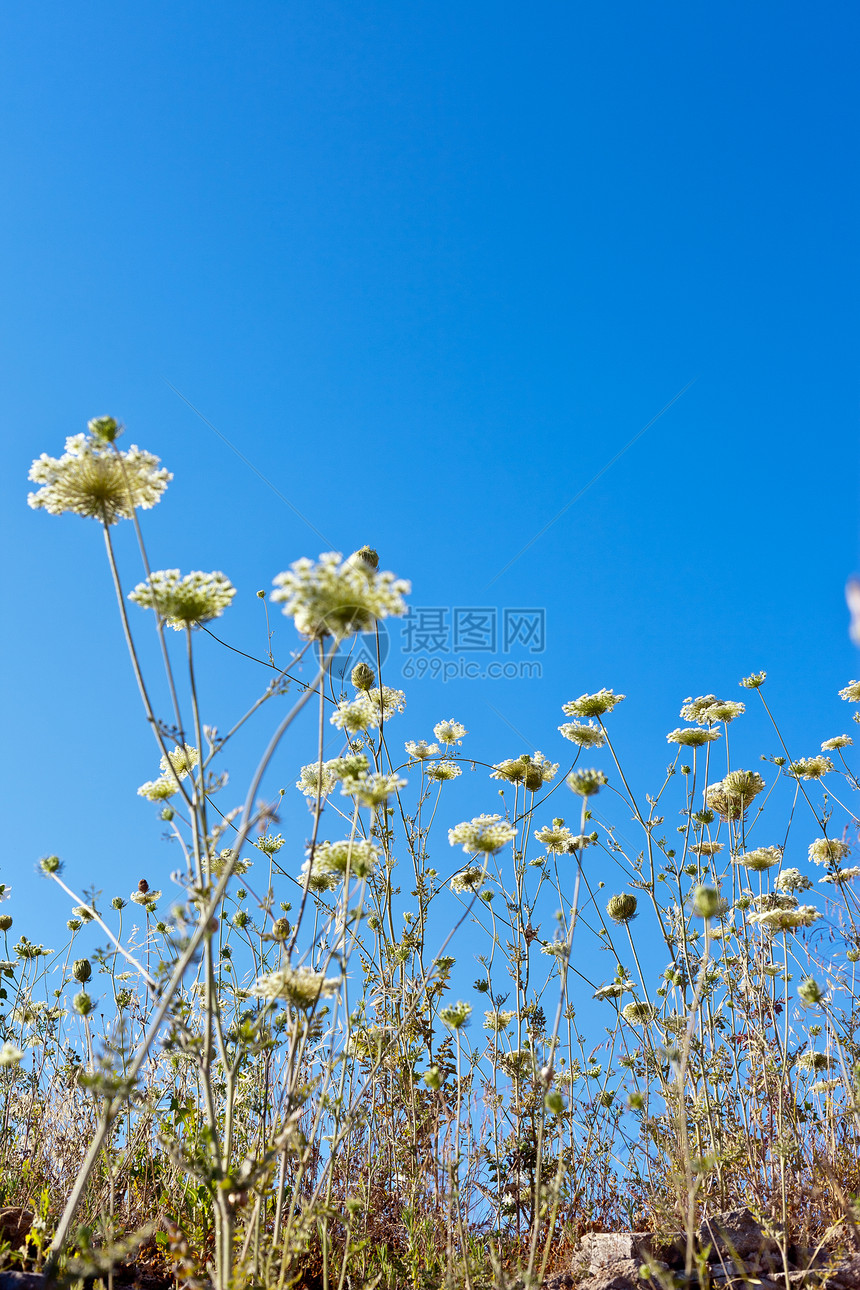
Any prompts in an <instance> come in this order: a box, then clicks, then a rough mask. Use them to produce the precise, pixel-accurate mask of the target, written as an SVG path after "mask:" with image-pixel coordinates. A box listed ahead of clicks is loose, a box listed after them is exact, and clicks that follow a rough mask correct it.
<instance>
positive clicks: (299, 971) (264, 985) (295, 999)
mask: <svg viewBox="0 0 860 1290" xmlns="http://www.w3.org/2000/svg"><path fill="white" fill-rule="evenodd" d="M341 979H342V978H341V977H326V975H325V973H324V972H314V970H313V968H305V967H301V968H291V967H282V968H279V969H278V971H276V972H267V973H265V974H264V975H263V976H260V977H258V978H257V980H256V981H255V982H254V984H253V985H252V987H251V994H254V995H258V996H259V997H260V998H263V999H284V1000H285V1001H286V1002H287V1003H291V1004H293V1005H294V1006H295V1007H296V1008H303V1009H305V1010H310V1009H311V1008H313V1007H315V1006H316V1004H317V1002H318V1000H319V999H322V998H326V997H328V996H330V995H333V994H336V993H337V990H338V989H339V987H340V983H341Z"/></svg>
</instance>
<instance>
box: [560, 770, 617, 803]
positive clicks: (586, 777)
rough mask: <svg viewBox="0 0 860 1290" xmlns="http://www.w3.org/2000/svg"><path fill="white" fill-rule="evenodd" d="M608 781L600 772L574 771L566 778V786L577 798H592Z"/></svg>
mask: <svg viewBox="0 0 860 1290" xmlns="http://www.w3.org/2000/svg"><path fill="white" fill-rule="evenodd" d="M608 782H609V781H608V780H607V778H606V776H605V775H604V773H603V771H602V770H574V771H571V773H570V774H569V775H568V777H567V786H568V788H569V789H571V791H572V792H574V793H577V794H578V795H579V797H594V795H595V793H599V792H600V790H601V788H602V787H603V785H604V784H607V783H608Z"/></svg>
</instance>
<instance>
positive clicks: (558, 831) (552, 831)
mask: <svg viewBox="0 0 860 1290" xmlns="http://www.w3.org/2000/svg"><path fill="white" fill-rule="evenodd" d="M535 837H536V838H537V840H538V842H540V844H541V846H544V847H546V849H547V851H549V852H554V853H555V854H556V855H563V854H564V853H565V852H566V851H567V850H568V847H569V845H570V842H571V840H572V838H573V834H572V833H571V831H570V829H569V828H567V826H566V825H565V822H564V820H561V819H558V820H553V822H552V825H549V824H545V825H544V827H543V828H542V829H537V830H536V832H535Z"/></svg>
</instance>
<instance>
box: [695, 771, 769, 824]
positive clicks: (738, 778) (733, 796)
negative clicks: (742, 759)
mask: <svg viewBox="0 0 860 1290" xmlns="http://www.w3.org/2000/svg"><path fill="white" fill-rule="evenodd" d="M763 790H764V780H763V779H762V777H761V775H759V773H758V771H755V770H732V771H729V773H728V775H726V777H725V779H722V780H719V781H718V782H717V783H716V784H711V785H710V786H709V787H708V788H707V789H706V790H705V801H706V803H707V805H708V806H709V808H710V809H711V810H712V811H716V812H717V814H718V815H719V816H721V817H722V818H723V819H724V820H739V819H740V818H741V816H742V815H743V813H744V811H745V810H746V809H747V807H748V806H749V805H750V803H751V802H753V801H754V800H755V798H756V797H757V796H758V795H759V793H761V792H763Z"/></svg>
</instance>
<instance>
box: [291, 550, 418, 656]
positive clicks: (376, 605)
mask: <svg viewBox="0 0 860 1290" xmlns="http://www.w3.org/2000/svg"><path fill="white" fill-rule="evenodd" d="M362 550H363V549H362ZM361 556H362V552H357V553H356V555H355V556H350V558H349V559H348V560H343V559H342V556H341V555H340V552H338V551H328V552H326V553H324V554H323V555H321V556H320V558H319V562H318V563H317V564H314V562H313V560H308V559H302V560H296V561H295V563H294V564H292V565H290V570H289V571H288V572H286V573H279V574H278V576H277V577H276V578H275V579H274V582H275V586H276V587H277V588H278V590H277V591H274V592H273V593H272V600H274V601H277V602H279V603H281V604H283V606H284V609H283V612H284V613H285V614H287V615H289V616H290V617H292V618H293V620H294V621H295V624H296V630H297V631H299V632H300V633H301V634H302V636H308V637H310V638H311V639H322V638H323V637H325V636H334V637H335V638H336V639H342V638H343V637H345V636H350V635H352V633H353V632H366V631H370V630H371V629H372V627H373V625H374V624H375V623H376V622H377V621H378V620H379V619H381V618H388V617H389V615H392V614H395V615H396V614H402V613H403V612H404V611H405V609H406V605H405V604H404V602H403V597H404V595H406V594H407V593H408V592H409V590H410V585H409V583H408V582H405V581H404V580H403V579H401V578H395V577H394V574H393V573H379V572H378V570H377V569H376V568H375V567H374V566H373V564H372V563H370V562H369V561H368V560H367V559H366V558H359V557H361Z"/></svg>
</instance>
